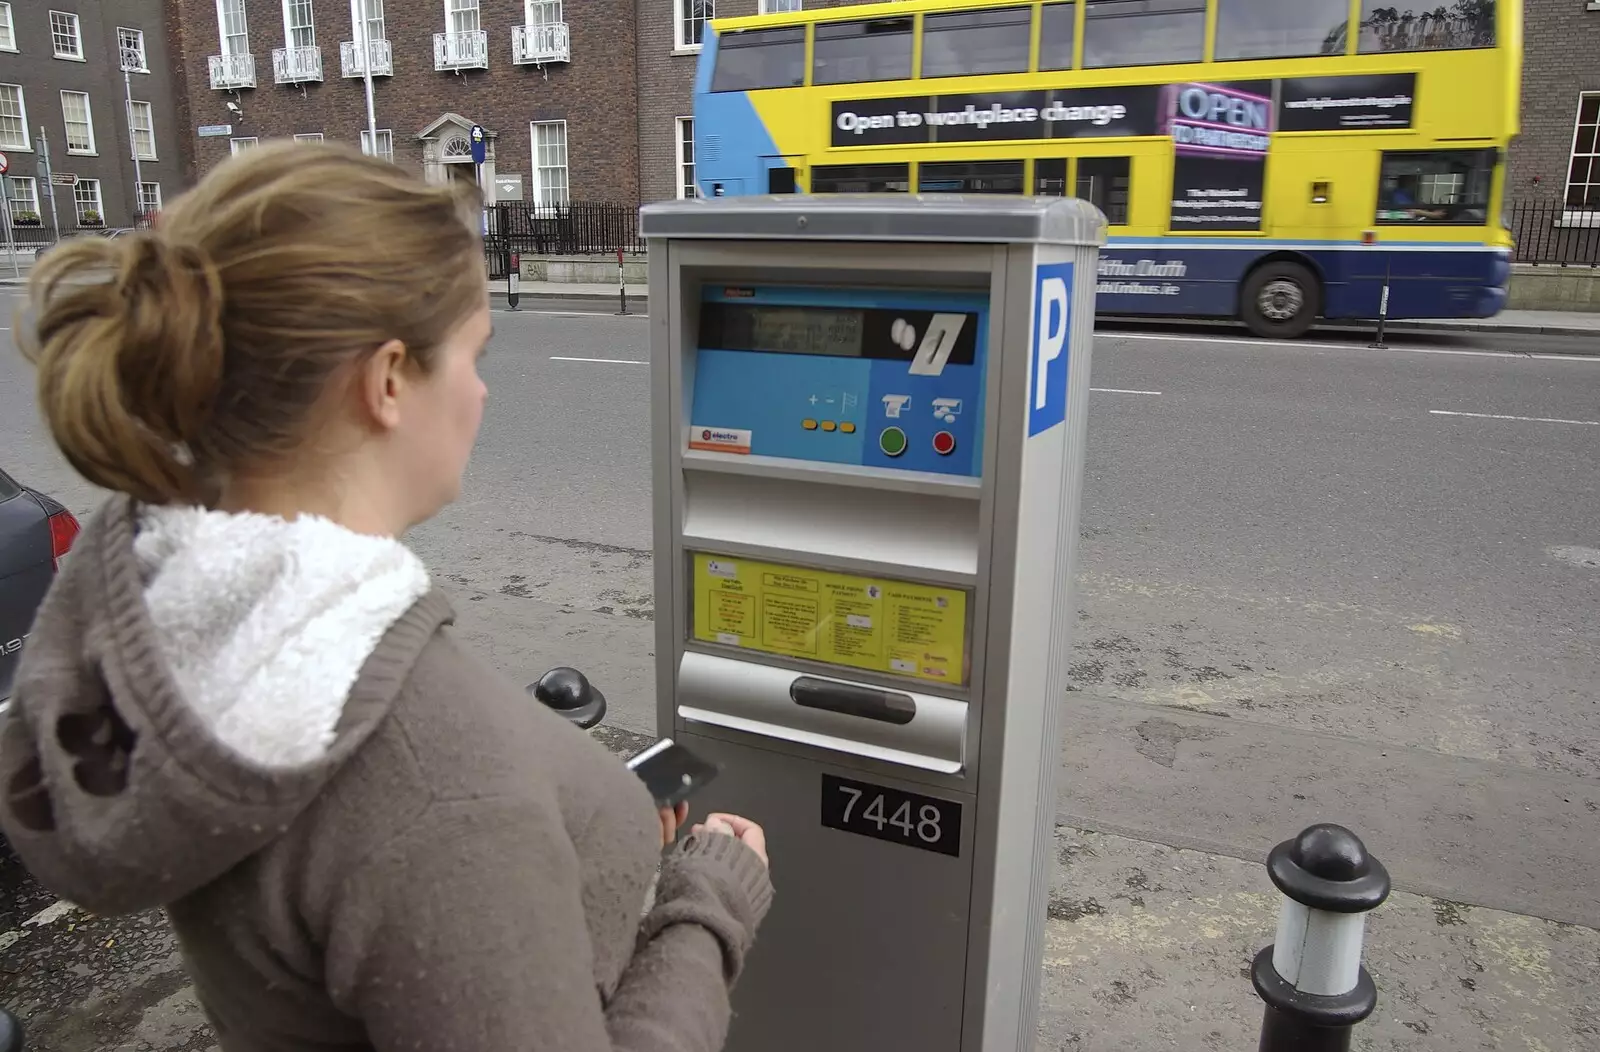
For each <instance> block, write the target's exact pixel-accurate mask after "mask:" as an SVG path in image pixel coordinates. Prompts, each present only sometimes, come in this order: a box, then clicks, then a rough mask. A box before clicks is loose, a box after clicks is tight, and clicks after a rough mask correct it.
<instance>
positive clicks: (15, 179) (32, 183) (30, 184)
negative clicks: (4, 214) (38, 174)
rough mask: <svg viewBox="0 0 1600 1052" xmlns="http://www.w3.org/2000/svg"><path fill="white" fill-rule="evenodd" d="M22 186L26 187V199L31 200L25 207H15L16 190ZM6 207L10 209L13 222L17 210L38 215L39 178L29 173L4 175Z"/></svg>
mask: <svg viewBox="0 0 1600 1052" xmlns="http://www.w3.org/2000/svg"><path fill="white" fill-rule="evenodd" d="M22 187H26V188H27V190H28V199H29V200H30V202H31V203H30V204H29V205H28V207H27V208H18V207H17V190H19V189H21V188H22ZM6 207H8V208H10V209H11V219H12V221H13V222H15V221H16V218H17V213H18V212H32V213H33V214H34V215H40V214H41V213H40V212H39V180H38V179H36V178H34V177H33V176H31V175H8V176H6Z"/></svg>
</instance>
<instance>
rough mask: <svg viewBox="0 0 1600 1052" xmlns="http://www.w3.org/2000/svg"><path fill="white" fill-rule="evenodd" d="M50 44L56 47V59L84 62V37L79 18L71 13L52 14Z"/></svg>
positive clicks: (53, 12)
mask: <svg viewBox="0 0 1600 1052" xmlns="http://www.w3.org/2000/svg"><path fill="white" fill-rule="evenodd" d="M50 43H51V45H53V46H54V47H55V50H56V58H72V59H77V60H78V61H79V62H82V61H83V36H82V34H81V33H80V32H79V30H78V16H77V15H75V14H73V13H72V12H70V11H52V12H50Z"/></svg>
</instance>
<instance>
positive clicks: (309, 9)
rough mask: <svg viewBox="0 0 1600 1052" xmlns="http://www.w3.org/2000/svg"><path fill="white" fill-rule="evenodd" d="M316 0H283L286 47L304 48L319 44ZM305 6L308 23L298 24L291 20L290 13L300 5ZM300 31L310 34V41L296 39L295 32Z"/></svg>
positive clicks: (284, 41) (284, 42)
mask: <svg viewBox="0 0 1600 1052" xmlns="http://www.w3.org/2000/svg"><path fill="white" fill-rule="evenodd" d="M314 3H315V0H283V46H284V47H286V48H303V47H316V46H317V10H316V7H315V6H314ZM302 4H303V5H304V6H305V12H306V24H305V25H303V26H297V25H295V24H294V23H293V22H291V21H290V20H289V18H290V13H291V12H293V11H294V9H295V8H296V7H298V6H300V5H302ZM297 30H298V31H300V32H303V33H308V34H310V37H311V39H310V41H309V42H304V41H300V40H296V39H295V32H296V31H297Z"/></svg>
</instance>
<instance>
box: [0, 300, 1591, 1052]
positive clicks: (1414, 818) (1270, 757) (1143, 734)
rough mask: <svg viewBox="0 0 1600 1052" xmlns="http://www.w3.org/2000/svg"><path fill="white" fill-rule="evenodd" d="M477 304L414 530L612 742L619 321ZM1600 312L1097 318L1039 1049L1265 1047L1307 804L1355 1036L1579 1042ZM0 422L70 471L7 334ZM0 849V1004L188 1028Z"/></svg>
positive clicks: (619, 543) (622, 387)
mask: <svg viewBox="0 0 1600 1052" xmlns="http://www.w3.org/2000/svg"><path fill="white" fill-rule="evenodd" d="M496 326H497V335H496V337H495V340H494V342H493V344H492V345H491V352H490V355H489V357H488V358H487V359H486V361H485V363H484V367H483V371H484V375H485V378H486V380H487V381H488V384H489V386H490V407H489V412H488V416H487V418H486V421H485V426H484V431H483V434H482V439H481V442H480V445H479V449H478V452H477V454H476V456H475V458H474V461H473V464H472V467H471V470H470V475H469V478H468V482H467V486H466V492H465V495H464V497H463V499H462V500H461V501H460V502H459V503H458V504H456V505H455V506H454V507H452V508H451V509H449V510H448V511H447V512H446V513H445V514H443V515H442V516H441V517H440V518H439V519H438V520H436V521H435V522H433V523H430V524H428V525H427V526H425V527H422V528H420V529H419V530H417V531H416V532H415V534H414V536H413V537H412V538H411V542H412V544H413V546H414V547H415V549H416V550H417V551H418V553H419V554H420V555H421V556H422V557H423V558H424V559H425V560H426V561H427V562H428V564H429V566H430V567H431V568H432V570H433V571H434V573H435V574H436V575H438V576H439V577H440V578H441V579H443V580H444V581H446V582H448V585H449V588H450V590H451V591H452V593H453V594H454V596H455V597H456V599H457V600H458V607H459V613H460V628H461V631H462V632H463V634H464V635H465V636H466V637H467V638H468V639H469V640H470V641H471V642H472V643H473V644H474V645H475V646H477V647H478V648H480V649H481V650H482V651H483V652H485V653H486V654H487V655H488V657H489V659H490V660H492V661H494V662H495V663H496V664H498V665H499V666H501V667H503V668H505V669H508V670H511V671H512V672H514V673H516V674H517V675H521V676H525V677H526V678H528V679H531V678H533V677H534V676H535V675H536V674H537V673H539V672H540V671H542V670H543V669H544V668H546V667H548V666H550V665H554V664H560V663H570V664H574V665H577V666H579V667H581V668H584V669H585V670H586V671H588V672H589V673H590V674H591V675H592V676H593V677H594V678H595V679H596V681H597V682H599V683H601V684H602V685H603V687H604V688H605V689H606V691H607V693H608V696H609V697H610V698H611V699H612V702H613V708H612V715H611V717H610V720H609V723H610V724H611V726H612V728H613V732H612V740H613V741H614V742H615V743H616V744H617V747H618V748H626V747H628V746H630V745H632V744H634V743H636V742H637V741H639V740H641V739H639V738H637V737H636V735H643V734H646V733H648V732H649V731H650V730H651V729H652V720H653V713H652V709H651V706H652V704H653V702H652V699H651V690H652V680H651V675H652V673H651V662H652V659H653V655H652V651H653V641H652V631H653V627H652V623H651V621H652V616H653V597H652V587H653V583H652V578H651V553H650V547H651V537H650V532H649V531H650V526H649V523H650V517H649V495H650V477H649V471H650V468H649V462H648V402H647V399H648V377H647V373H648V369H647V367H646V366H645V365H644V364H642V363H643V362H644V360H645V359H646V358H647V357H648V347H647V344H646V336H645V322H644V320H643V319H642V318H639V317H631V318H617V317H611V316H605V315H596V316H587V317H577V316H557V315H553V314H533V313H530V312H527V311H524V312H521V313H518V314H512V313H504V312H502V313H498V314H497V315H496ZM1594 350H1595V348H1593V347H1589V346H1585V345H1584V344H1583V343H1582V342H1581V341H1577V340H1561V339H1554V338H1542V339H1539V340H1537V341H1534V342H1528V341H1521V342H1517V343H1515V344H1511V343H1508V342H1507V339H1506V338H1498V339H1497V338H1493V337H1484V336H1479V337H1475V338H1472V339H1462V340H1444V339H1439V338H1422V337H1411V338H1410V339H1409V341H1407V340H1405V339H1401V338H1399V337H1397V338H1396V339H1395V340H1394V341H1392V346H1391V347H1390V349H1388V350H1372V349H1369V348H1368V347H1367V346H1366V340H1365V339H1364V338H1356V337H1350V336H1339V335H1328V336H1321V337H1317V338H1315V339H1312V340H1309V341H1305V342H1303V343H1299V344H1294V345H1283V344H1273V343H1266V342H1262V341H1256V340H1253V339H1249V338H1244V337H1241V336H1239V335H1237V334H1230V333H1228V332H1226V331H1222V332H1219V331H1218V330H1215V329H1209V328H1208V329H1185V330H1167V331H1164V332H1160V333H1156V332H1136V331H1129V330H1127V329H1125V328H1120V327H1119V328H1116V329H1113V330H1109V331H1107V332H1104V333H1102V334H1101V336H1100V337H1099V338H1098V340H1097V342H1096V346H1095V352H1094V353H1095V356H1096V358H1095V364H1094V373H1093V386H1094V388H1095V389H1096V393H1095V394H1093V395H1092V397H1091V400H1090V413H1091V420H1090V427H1089V430H1090V443H1089V455H1088V458H1089V462H1088V472H1089V481H1088V484H1087V486H1086V490H1085V497H1084V501H1085V503H1084V511H1083V521H1082V537H1083V545H1082V561H1081V575H1080V605H1081V607H1082V614H1081V620H1080V624H1079V631H1078V633H1077V635H1076V636H1075V638H1074V639H1073V640H1072V641H1071V646H1072V647H1073V652H1074V663H1073V665H1072V669H1071V678H1072V688H1073V689H1072V690H1071V692H1070V693H1069V695H1068V697H1067V698H1066V699H1065V700H1064V704H1065V705H1066V706H1067V708H1068V711H1067V719H1066V727H1067V735H1066V739H1065V741H1064V742H1063V748H1062V765H1063V777H1062V782H1061V796H1060V804H1059V826H1058V840H1059V845H1058V846H1059V858H1060V864H1059V866H1058V874H1057V880H1056V885H1055V895H1054V898H1053V900H1052V904H1051V911H1050V912H1051V917H1052V922H1051V927H1050V934H1049V940H1048V944H1047V961H1046V970H1045V997H1044V1018H1043V1021H1042V1025H1041V1041H1040V1047H1041V1048H1046V1049H1051V1050H1069V1049H1070V1050H1073V1052H1081V1050H1097V1052H1098V1050H1107V1052H1109V1050H1116V1052H1140V1050H1144V1049H1168V1048H1173V1049H1176V1048H1183V1049H1195V1048H1205V1049H1245V1048H1253V1047H1254V1040H1253V1032H1254V1028H1255V1026H1256V1025H1258V1021H1259V1006H1258V1003H1257V1002H1256V1001H1255V1000H1254V995H1253V993H1252V992H1251V990H1250V987H1249V982H1248V980H1247V979H1246V978H1244V977H1243V974H1244V973H1243V969H1244V968H1245V967H1246V966H1247V964H1248V962H1249V959H1250V957H1251V956H1252V955H1253V953H1254V952H1255V950H1256V949H1258V948H1259V947H1260V946H1262V945H1265V944H1266V943H1267V942H1270V941H1271V938H1272V931H1273V925H1274V920H1275V909H1276V905H1275V903H1276V900H1275V898H1274V895H1273V893H1272V889H1271V886H1270V884H1269V883H1268V882H1267V880H1266V879H1265V876H1264V873H1263V871H1262V869H1261V866H1260V865H1259V863H1260V860H1261V859H1262V858H1263V857H1264V855H1265V853H1266V851H1267V849H1268V848H1269V847H1270V846H1271V845H1272V844H1273V843H1275V842H1276V841H1278V840H1281V839H1283V838H1285V837H1287V836H1289V835H1291V834H1292V833H1293V832H1295V831H1296V830H1297V829H1298V828H1299V827H1300V826H1302V825H1304V824H1306V823H1308V822H1311V821H1315V820H1335V821H1341V822H1344V823H1346V824H1348V825H1350V826H1351V827H1352V828H1354V829H1356V830H1358V831H1359V832H1360V833H1361V834H1362V835H1363V836H1364V837H1365V838H1366V839H1367V841H1368V843H1369V845H1371V847H1372V849H1373V850H1374V852H1375V853H1377V854H1378V855H1379V857H1381V858H1382V859H1383V860H1384V862H1385V863H1386V864H1388V866H1389V867H1390V869H1391V871H1392V872H1393V873H1394V875H1395V879H1396V887H1397V889H1398V890H1397V892H1396V894H1395V896H1394V897H1393V898H1392V899H1391V901H1390V902H1389V903H1388V904H1387V905H1386V906H1384V907H1383V908H1382V909H1381V910H1380V911H1379V912H1378V913H1377V914H1376V915H1374V917H1373V918H1372V920H1371V924H1370V927H1369V955H1368V962H1369V966H1370V967H1371V969H1372V971H1373V973H1374V975H1375V976H1376V978H1377V981H1378V985H1379V990H1380V1008H1379V1011H1378V1014H1377V1015H1376V1016H1375V1017H1374V1019H1373V1020H1372V1021H1371V1022H1369V1023H1368V1024H1367V1025H1366V1026H1365V1027H1364V1028H1363V1030H1362V1036H1361V1038H1360V1039H1359V1040H1358V1047H1362V1048H1368V1049H1391V1048H1392V1049H1405V1050H1408V1052H1409V1050H1416V1049H1437V1050H1440V1052H1446V1050H1448V1052H1460V1050H1465V1049H1480V1048H1482V1049H1507V1050H1511V1049H1516V1050H1520V1049H1528V1050H1530V1052H1542V1050H1557V1049H1581V1048H1597V1047H1600V1011H1597V1009H1596V1008H1595V1007H1594V1006H1596V1005H1600V980H1597V978H1596V976H1597V975H1600V933H1597V930H1596V929H1597V928H1600V894H1597V890H1600V885H1597V884H1596V881H1595V878H1594V877H1593V875H1592V874H1594V873H1595V872H1600V837H1597V836H1596V833H1597V832H1600V712H1597V709H1596V705H1595V693H1596V689H1595V684H1596V683H1600V647H1597V645H1596V633H1595V628H1594V626H1595V625H1596V624H1600V473H1597V472H1596V470H1595V465H1596V463H1597V462H1600V358H1595V357H1582V356H1581V353H1580V354H1575V353H1573V352H1585V351H1587V352H1590V353H1592V352H1593V351H1594ZM0 450H4V453H3V454H0V456H4V457H5V463H6V467H7V469H8V470H11V471H13V472H14V473H16V474H19V475H21V476H22V477H24V478H26V479H28V480H29V481H31V482H33V483H34V484H36V485H39V486H41V487H43V488H46V489H49V490H52V491H53V492H54V493H56V495H57V496H59V497H61V498H62V499H64V500H65V501H66V502H67V503H68V504H69V505H71V506H72V507H73V508H74V509H75V510H77V511H80V512H82V511H86V510H88V509H89V508H90V507H92V506H93V503H94V499H95V494H94V493H93V492H92V491H91V490H90V488H89V487H88V486H86V485H85V484H84V483H82V482H81V481H79V480H77V479H76V478H75V477H74V476H73V475H72V474H71V472H70V471H69V469H67V468H66V467H65V465H64V464H62V463H61V461H60V460H59V457H58V456H57V455H56V454H55V453H54V451H53V449H52V448H51V447H50V445H49V443H48V440H47V438H46V437H45V436H44V434H43V432H42V430H41V428H40V426H39V424H38V422H37V419H36V417H35V416H34V413H33V410H32V408H31V376H30V374H29V373H28V372H27V370H26V366H25V365H23V364H22V363H20V362H19V361H18V360H17V359H16V357H15V356H14V355H9V354H6V355H0ZM776 851H777V852H778V853H777V855H776V857H777V858H778V859H779V860H780V862H779V864H781V845H779V846H777V848H776ZM4 866H5V868H0V884H3V886H4V887H5V888H6V889H7V891H8V898H7V899H6V900H4V901H0V1003H9V1004H11V1005H13V1006H15V1007H18V1008H20V1009H21V1010H22V1011H24V1012H26V1013H28V1014H29V1015H30V1016H31V1017H32V1024H33V1030H34V1033H35V1035H36V1037H37V1042H38V1043H37V1046H36V1047H38V1048H40V1049H44V1050H48V1052H57V1050H59V1052H79V1050H83V1052H87V1050H89V1049H98V1048H106V1049H128V1050H133V1049H144V1048H151V1049H162V1050H184V1049H207V1048H209V1046H210V1039H209V1037H208V1035H207V1034H206V1032H205V1030H204V1027H203V1024H202V1022H201V1021H200V1018H199V1015H198V1013H197V1011H196V1009H195V1006H194V1004H193V1002H192V999H191V998H190V996H189V992H188V989H187V985H186V982H185V980H184V978H183V976H182V972H181V965H180V963H179V961H178V960H177V958H176V956H175V955H174V953H173V948H172V945H171V942H170V940H169V939H168V938H167V936H166V934H165V932H164V930H163V929H162V928H161V926H160V922H159V919H157V918H150V917H146V918H138V919H134V920H131V921H130V920H113V919H106V918H92V917H87V916H85V915H84V914H82V913H80V912H77V911H75V910H72V909H71V908H70V907H67V906H64V905H56V904H54V903H53V900H52V898H51V897H50V896H49V895H47V894H45V893H43V892H40V891H39V890H38V889H36V888H34V887H33V886H32V885H31V884H30V883H29V882H28V881H27V880H26V877H25V875H23V874H21V873H20V872H18V870H17V867H16V865H15V863H14V862H11V863H6V864H4ZM41 911H43V917H42V919H39V918H40V913H41ZM30 920H31V921H32V922H31V923H30Z"/></svg>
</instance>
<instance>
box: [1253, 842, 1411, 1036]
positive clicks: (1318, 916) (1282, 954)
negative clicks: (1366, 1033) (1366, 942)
mask: <svg viewBox="0 0 1600 1052" xmlns="http://www.w3.org/2000/svg"><path fill="white" fill-rule="evenodd" d="M1267 873H1268V874H1269V875H1270V876H1271V877H1272V882H1273V883H1274V884H1276V885H1277V886H1278V890H1279V891H1281V892H1283V895H1284V901H1283V908H1282V910H1281V911H1280V912H1279V914H1278V934H1277V938H1276V939H1275V940H1274V942H1273V944H1272V945H1271V946H1268V947H1267V948H1266V949H1264V950H1262V951H1261V952H1260V953H1258V954H1257V955H1256V959H1255V965H1254V967H1253V968H1252V969H1251V972H1250V978H1251V980H1252V981H1253V982H1254V984H1255V988H1256V993H1258V994H1260V995H1261V1000H1262V1001H1264V1002H1265V1003H1266V1008H1265V1012H1264V1015H1263V1016H1262V1020H1261V1044H1260V1046H1259V1052H1349V1049H1350V1037H1351V1031H1352V1030H1353V1029H1354V1027H1355V1025H1356V1024H1357V1023H1359V1022H1361V1021H1362V1020H1363V1019H1365V1018H1367V1016H1369V1015H1371V1014H1372V1011H1373V1009H1375V1008H1376V1007H1377V1006H1378V990H1377V987H1376V986H1374V985H1373V982H1372V976H1371V975H1370V974H1368V972H1367V970H1366V968H1365V967H1363V966H1362V964H1361V938H1362V934H1363V932H1364V931H1365V928H1366V918H1367V914H1368V913H1369V912H1371V911H1372V910H1374V909H1376V908H1377V907H1378V906H1379V905H1380V904H1381V903H1382V902H1383V901H1384V899H1386V898H1388V897H1389V872H1388V870H1386V869H1384V868H1383V864H1382V863H1380V862H1379V861H1378V860H1377V859H1375V858H1373V857H1372V856H1371V855H1370V854H1368V853H1367V849H1366V846H1365V845H1364V844H1362V843H1361V840H1360V838H1359V837H1357V836H1356V835H1355V834H1354V833H1352V832H1350V830H1348V829H1346V828H1344V827H1343V826H1336V825H1332V824H1321V825H1314V826H1311V827H1309V828H1307V829H1305V830H1304V831H1302V832H1301V834H1300V835H1299V836H1297V837H1295V838H1294V839H1293V840H1285V841H1284V842H1283V843H1281V844H1279V845H1278V846H1277V847H1275V848H1273V849H1272V852H1271V854H1269V855H1268V856H1267Z"/></svg>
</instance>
